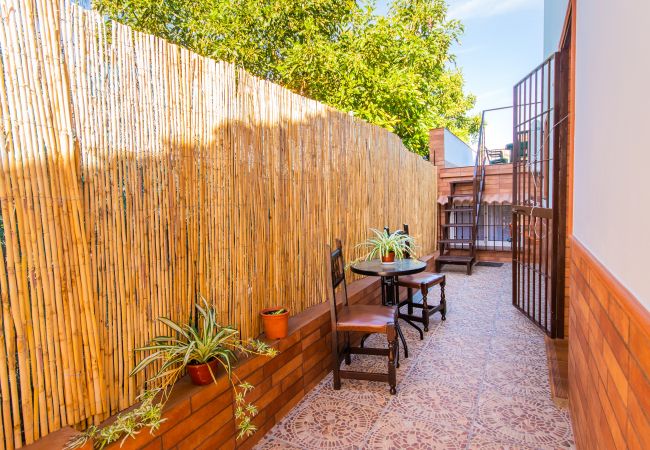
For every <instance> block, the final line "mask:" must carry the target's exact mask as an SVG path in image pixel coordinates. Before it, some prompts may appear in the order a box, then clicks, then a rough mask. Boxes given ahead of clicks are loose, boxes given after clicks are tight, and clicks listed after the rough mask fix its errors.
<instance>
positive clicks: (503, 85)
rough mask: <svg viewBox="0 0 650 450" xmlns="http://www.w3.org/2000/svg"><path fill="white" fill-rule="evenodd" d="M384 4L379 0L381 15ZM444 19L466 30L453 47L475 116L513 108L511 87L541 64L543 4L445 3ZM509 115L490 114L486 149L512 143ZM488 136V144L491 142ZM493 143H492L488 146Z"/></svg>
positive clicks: (526, 0) (510, 0) (523, 0)
mask: <svg viewBox="0 0 650 450" xmlns="http://www.w3.org/2000/svg"><path fill="white" fill-rule="evenodd" d="M388 3H390V2H389V0H378V1H377V9H378V11H379V12H385V11H386V8H387V6H386V5H387V4H388ZM447 3H448V5H449V16H450V17H452V18H455V19H459V20H460V21H461V22H462V23H463V25H464V26H465V33H464V35H463V37H462V38H461V43H460V44H459V45H457V46H455V47H454V49H453V53H455V54H456V59H457V65H458V67H459V68H460V69H461V70H462V72H463V75H464V77H465V83H466V90H467V92H471V93H472V94H474V95H476V97H477V98H476V107H475V108H474V112H476V113H479V112H480V111H482V110H483V109H490V108H496V107H500V106H508V105H512V87H513V86H514V84H515V83H516V82H518V81H519V80H520V79H522V78H523V77H524V76H525V75H526V74H528V73H529V72H530V71H531V70H532V69H534V68H535V67H536V66H537V65H538V64H539V63H541V62H542V60H543V37H544V36H543V34H544V0H447ZM511 114H512V113H511V112H509V111H508V112H505V113H493V114H491V116H490V117H488V119H489V120H490V128H491V129H490V130H489V131H490V133H489V134H488V146H489V147H492V148H495V147H498V146H500V144H501V143H506V142H511V141H512V138H511V137H510V136H511V135H512V129H511V126H512V117H511ZM490 137H491V138H492V139H490ZM490 141H492V142H490Z"/></svg>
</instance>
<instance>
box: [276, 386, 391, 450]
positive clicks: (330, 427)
mask: <svg viewBox="0 0 650 450" xmlns="http://www.w3.org/2000/svg"><path fill="white" fill-rule="evenodd" d="M379 417H380V414H379V410H378V409H376V408H371V407H368V406H363V405H359V404H357V403H352V402H349V401H347V400H346V399H343V398H336V397H334V396H331V395H327V394H323V393H320V394H319V395H317V396H315V397H313V398H312V399H311V401H310V402H309V403H307V404H304V405H302V406H299V407H298V408H297V409H296V410H294V411H292V412H291V413H290V414H289V415H288V416H287V417H285V419H283V420H282V421H281V422H280V423H279V424H277V425H276V426H275V427H274V428H273V430H272V432H271V433H270V434H271V435H272V436H274V437H276V438H277V439H279V440H282V441H285V442H289V443H291V444H292V445H295V446H297V447H299V448H301V449H305V450H306V449H322V448H329V449H334V448H335V449H354V448H358V446H359V445H360V444H361V443H362V442H363V440H364V439H365V436H366V434H367V433H368V431H370V428H371V427H372V426H373V425H374V424H375V423H376V422H377V420H378V419H379Z"/></svg>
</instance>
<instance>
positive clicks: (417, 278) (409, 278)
mask: <svg viewBox="0 0 650 450" xmlns="http://www.w3.org/2000/svg"><path fill="white" fill-rule="evenodd" d="M444 280H445V276H444V274H441V273H433V272H420V273H416V274H415V275H406V276H403V277H399V278H398V279H397V284H398V286H404V287H410V288H415V289H418V288H420V287H421V286H423V285H424V286H426V287H428V288H429V287H431V286H435V285H436V284H440V283H442V282H443V281H444Z"/></svg>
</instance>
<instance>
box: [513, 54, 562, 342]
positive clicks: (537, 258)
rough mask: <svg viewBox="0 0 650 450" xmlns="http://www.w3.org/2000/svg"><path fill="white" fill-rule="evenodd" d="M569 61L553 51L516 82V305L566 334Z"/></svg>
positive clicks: (550, 330)
mask: <svg viewBox="0 0 650 450" xmlns="http://www.w3.org/2000/svg"><path fill="white" fill-rule="evenodd" d="M566 62H567V57H566V55H564V54H562V53H555V54H554V55H553V56H551V57H550V58H549V59H547V60H546V61H544V62H543V63H542V64H541V65H540V66H538V67H537V68H536V69H535V70H533V71H532V72H531V73H530V74H529V75H528V76H527V77H526V78H524V79H523V80H522V81H520V82H519V83H518V84H517V85H516V86H515V87H514V112H513V119H514V122H513V123H514V130H513V208H512V235H513V236H512V262H513V264H512V270H513V276H512V282H513V300H512V301H513V304H514V305H515V306H516V307H517V308H519V309H520V310H521V311H522V312H523V313H524V314H525V315H526V316H528V317H529V318H530V319H531V320H532V321H533V322H535V323H536V324H537V325H538V326H540V327H541V328H542V329H544V330H545V331H546V333H547V334H548V335H549V336H551V337H553V338H556V337H557V338H561V337H562V336H563V329H564V324H563V319H564V313H563V309H564V246H565V211H566V206H565V204H566V117H567V102H566V99H567V98H568V97H567V95H566V86H567V84H566V80H565V72H566V68H567V67H566Z"/></svg>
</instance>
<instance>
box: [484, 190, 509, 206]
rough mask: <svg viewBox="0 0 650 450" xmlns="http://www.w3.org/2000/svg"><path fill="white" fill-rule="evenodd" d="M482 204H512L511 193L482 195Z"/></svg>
mask: <svg viewBox="0 0 650 450" xmlns="http://www.w3.org/2000/svg"><path fill="white" fill-rule="evenodd" d="M483 203H488V204H500V205H502V204H504V203H505V204H508V205H511V204H512V193H511V192H499V193H497V194H483Z"/></svg>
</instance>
